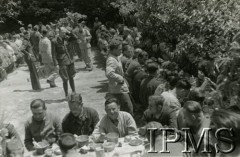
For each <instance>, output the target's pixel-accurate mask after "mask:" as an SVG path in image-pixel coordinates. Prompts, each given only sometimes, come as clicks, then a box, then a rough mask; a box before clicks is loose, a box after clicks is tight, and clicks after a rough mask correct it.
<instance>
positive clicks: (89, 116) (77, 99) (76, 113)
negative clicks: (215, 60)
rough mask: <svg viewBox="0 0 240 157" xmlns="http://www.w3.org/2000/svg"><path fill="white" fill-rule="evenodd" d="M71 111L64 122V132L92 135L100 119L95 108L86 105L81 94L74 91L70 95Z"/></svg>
mask: <svg viewBox="0 0 240 157" xmlns="http://www.w3.org/2000/svg"><path fill="white" fill-rule="evenodd" d="M68 105H69V109H70V112H69V113H68V114H67V115H66V116H65V118H64V119H63V122H62V128H63V132H64V133H71V134H76V135H90V134H92V132H93V130H94V128H95V126H96V125H97V123H98V121H99V116H98V113H97V111H96V110H95V109H92V108H89V107H84V106H83V101H82V96H81V94H77V93H73V94H71V95H70V96H69V97H68Z"/></svg>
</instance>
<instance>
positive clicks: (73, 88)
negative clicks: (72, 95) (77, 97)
mask: <svg viewBox="0 0 240 157" xmlns="http://www.w3.org/2000/svg"><path fill="white" fill-rule="evenodd" d="M69 83H70V86H71V89H72V92H75V83H74V79H73V78H72V77H70V78H69Z"/></svg>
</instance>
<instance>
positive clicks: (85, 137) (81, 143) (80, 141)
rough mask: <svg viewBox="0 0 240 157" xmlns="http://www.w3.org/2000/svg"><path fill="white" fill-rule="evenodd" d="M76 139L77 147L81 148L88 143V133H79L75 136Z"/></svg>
mask: <svg viewBox="0 0 240 157" xmlns="http://www.w3.org/2000/svg"><path fill="white" fill-rule="evenodd" d="M76 141H77V143H78V147H79V148H81V147H83V146H84V145H86V146H87V145H88V143H89V136H88V135H80V136H78V137H77V138H76Z"/></svg>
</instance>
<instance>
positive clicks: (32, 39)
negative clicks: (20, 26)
mask: <svg viewBox="0 0 240 157" xmlns="http://www.w3.org/2000/svg"><path fill="white" fill-rule="evenodd" d="M38 30H39V27H38V26H34V27H33V33H32V34H31V36H30V42H31V44H32V46H33V54H34V56H35V58H36V60H37V61H40V63H41V60H40V56H39V41H40V39H41V34H40V32H39V31H38Z"/></svg>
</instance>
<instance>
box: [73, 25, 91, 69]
mask: <svg viewBox="0 0 240 157" xmlns="http://www.w3.org/2000/svg"><path fill="white" fill-rule="evenodd" d="M75 34H76V35H77V40H78V43H79V45H80V49H81V53H82V57H83V60H84V62H85V64H86V69H87V70H89V71H92V69H93V67H92V61H91V58H90V55H91V44H90V42H91V39H92V36H91V34H90V32H89V31H88V30H87V29H85V28H83V27H82V25H81V24H80V25H79V31H78V32H77V33H75Z"/></svg>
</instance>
